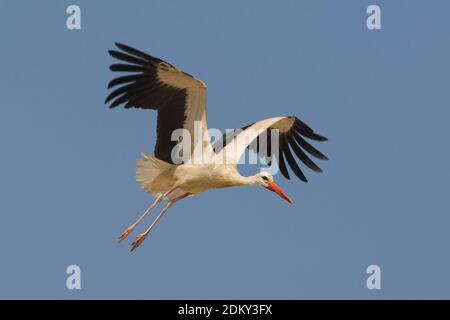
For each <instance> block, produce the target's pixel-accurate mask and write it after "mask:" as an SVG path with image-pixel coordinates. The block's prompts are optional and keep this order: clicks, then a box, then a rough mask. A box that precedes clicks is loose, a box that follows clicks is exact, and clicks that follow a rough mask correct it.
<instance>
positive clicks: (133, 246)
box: [131, 233, 147, 251]
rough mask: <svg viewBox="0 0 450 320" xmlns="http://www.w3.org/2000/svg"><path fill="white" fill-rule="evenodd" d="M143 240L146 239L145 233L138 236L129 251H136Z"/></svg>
mask: <svg viewBox="0 0 450 320" xmlns="http://www.w3.org/2000/svg"><path fill="white" fill-rule="evenodd" d="M145 238H147V235H146V234H145V233H141V234H138V235H137V237H136V239H134V241H133V243H132V244H131V251H134V250H136V248H137V247H139V246H140V245H141V243H142V242H143V241H144V240H145Z"/></svg>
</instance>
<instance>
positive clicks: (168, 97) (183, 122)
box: [105, 43, 212, 163]
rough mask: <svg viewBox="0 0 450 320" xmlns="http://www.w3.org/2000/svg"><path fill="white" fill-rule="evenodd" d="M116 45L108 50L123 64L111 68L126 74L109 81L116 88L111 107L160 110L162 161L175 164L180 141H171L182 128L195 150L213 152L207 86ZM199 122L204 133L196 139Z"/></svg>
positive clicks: (159, 155) (158, 146) (159, 153)
mask: <svg viewBox="0 0 450 320" xmlns="http://www.w3.org/2000/svg"><path fill="white" fill-rule="evenodd" d="M116 46H117V48H118V49H119V51H118V50H109V51H108V52H109V54H110V55H111V56H112V57H113V58H116V59H118V60H120V63H117V64H112V65H111V66H110V70H111V71H113V72H124V73H126V74H125V75H122V76H119V77H117V78H115V79H113V80H112V81H111V82H110V83H109V84H108V89H111V88H115V89H114V91H112V92H111V93H110V94H109V95H108V97H107V98H106V101H105V103H110V102H111V104H110V108H114V107H117V106H119V105H123V106H124V107H125V108H143V109H153V110H157V111H158V120H157V138H156V145H155V156H156V157H157V158H159V159H161V160H164V161H166V162H169V163H173V161H172V157H171V153H172V149H173V147H174V146H175V145H176V144H177V143H178V142H177V141H172V139H171V136H172V132H173V131H174V130H176V129H181V128H183V129H187V130H188V132H189V134H190V139H191V147H192V148H191V151H192V152H194V150H195V148H203V152H205V149H206V152H211V153H212V147H211V144H210V139H209V136H208V134H207V122H206V90H207V89H206V85H205V84H204V83H203V82H202V81H201V80H198V79H196V78H194V77H193V76H191V75H189V74H187V73H185V72H183V71H181V70H178V69H177V68H175V67H174V66H173V65H171V64H170V63H168V62H165V61H163V60H161V59H158V58H155V57H152V56H151V55H149V54H146V53H144V52H142V51H139V50H137V49H134V48H131V47H129V46H127V45H124V44H120V43H116ZM196 121H198V122H199V123H201V124H202V130H203V135H200V137H198V138H196V141H194V123H195V122H196ZM183 139H184V137H183ZM192 152H191V153H192Z"/></svg>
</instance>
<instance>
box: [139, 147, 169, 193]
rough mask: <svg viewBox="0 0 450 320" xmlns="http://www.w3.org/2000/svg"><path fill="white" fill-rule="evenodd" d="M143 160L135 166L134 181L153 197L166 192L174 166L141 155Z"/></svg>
mask: <svg viewBox="0 0 450 320" xmlns="http://www.w3.org/2000/svg"><path fill="white" fill-rule="evenodd" d="M142 157H143V159H140V160H138V161H137V164H136V180H137V182H138V183H139V184H140V185H141V187H142V188H143V189H144V190H145V191H146V192H148V193H150V194H152V195H153V196H158V195H159V194H160V193H163V192H166V191H167V190H169V189H170V188H171V185H170V182H171V181H172V179H171V175H172V173H173V170H172V169H173V168H174V167H175V165H173V164H170V163H167V162H165V161H162V160H160V159H158V158H155V157H153V156H151V155H149V154H148V153H145V152H143V153H142Z"/></svg>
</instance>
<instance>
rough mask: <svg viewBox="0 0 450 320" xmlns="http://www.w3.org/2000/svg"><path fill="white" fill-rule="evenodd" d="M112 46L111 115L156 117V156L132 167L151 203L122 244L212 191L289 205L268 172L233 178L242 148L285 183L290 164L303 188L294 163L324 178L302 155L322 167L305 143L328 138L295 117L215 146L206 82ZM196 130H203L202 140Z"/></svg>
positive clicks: (255, 126) (262, 124) (259, 125)
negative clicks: (260, 193) (126, 112)
mask: <svg viewBox="0 0 450 320" xmlns="http://www.w3.org/2000/svg"><path fill="white" fill-rule="evenodd" d="M116 46H117V49H115V50H109V51H108V52H109V54H110V55H111V56H112V57H113V58H115V59H117V60H119V62H118V63H115V64H112V65H111V66H110V70H111V71H113V72H121V73H123V74H122V75H121V76H119V77H117V78H115V79H113V80H112V81H110V82H109V84H108V89H112V88H114V90H113V91H112V92H111V93H110V94H109V95H108V97H107V98H106V101H105V104H109V103H110V108H115V107H117V106H120V105H123V106H124V107H125V108H126V109H128V108H142V109H152V110H156V111H157V132H156V144H155V150H154V156H151V155H149V154H147V153H143V158H142V159H140V160H138V161H137V166H136V167H137V168H136V180H137V181H138V183H139V184H140V185H141V187H142V188H143V189H144V190H145V191H146V192H147V193H149V194H150V195H152V196H154V197H155V200H154V202H153V203H152V204H151V205H150V206H149V207H148V208H147V209H146V210H145V211H144V212H143V213H142V215H141V216H140V217H139V218H138V219H137V220H136V221H135V222H134V223H133V224H132V225H131V226H130V227H128V228H127V229H125V230H124V231H123V232H122V233H121V234H120V236H119V242H121V241H123V240H124V239H125V238H126V237H127V236H128V235H129V234H130V233H131V232H133V231H134V229H135V228H136V227H137V226H138V224H139V223H140V222H142V220H143V219H144V218H145V217H146V216H147V215H148V214H149V213H150V212H151V210H152V209H153V208H155V207H156V206H157V205H158V204H159V203H161V202H162V201H167V202H166V204H165V206H164V207H163V209H162V211H161V212H160V213H159V214H158V215H157V217H156V218H155V219H154V221H153V222H152V223H151V224H150V226H149V227H148V228H147V229H146V230H145V231H144V232H143V233H140V234H139V235H138V236H137V237H136V238H135V239H134V241H133V243H132V245H131V251H133V250H135V249H136V248H137V247H139V246H140V245H141V243H142V242H143V241H144V240H145V239H146V237H147V236H148V234H149V233H150V231H151V230H152V229H153V227H154V226H155V224H156V223H157V222H158V221H159V220H160V219H161V218H162V217H163V216H164V214H165V213H166V212H167V210H168V209H169V208H170V207H171V206H172V205H173V204H174V203H176V202H177V201H180V200H182V199H185V198H187V197H191V196H195V195H198V194H201V193H203V192H205V191H208V190H210V189H217V188H226V187H233V186H259V187H263V188H266V189H268V190H270V191H273V192H275V193H277V194H278V195H279V196H280V197H281V198H283V199H284V200H286V201H287V202H289V203H292V200H291V198H289V196H288V195H287V194H286V193H285V192H284V191H283V190H282V189H281V188H280V186H278V184H276V183H275V181H274V178H273V176H272V175H271V174H270V173H268V172H264V171H263V172H259V173H257V174H255V175H253V176H249V177H246V176H242V175H241V174H240V173H239V172H238V170H237V164H238V163H239V159H240V158H241V156H242V155H243V154H244V153H245V152H246V150H247V149H251V150H252V151H254V152H256V153H257V154H258V156H261V157H264V158H265V159H266V160H268V161H267V163H268V164H271V163H272V160H273V159H275V161H276V163H277V164H278V167H279V170H280V171H281V174H282V175H283V176H284V177H285V178H287V179H289V172H288V169H287V165H288V166H289V167H290V168H291V170H292V172H293V173H294V174H295V175H296V176H297V177H298V178H299V179H300V180H302V181H304V182H307V179H306V177H305V175H304V174H303V171H302V170H301V169H300V167H299V165H298V163H297V161H296V160H295V158H294V156H296V157H297V158H298V159H300V161H301V162H302V163H303V164H304V165H306V166H307V167H308V168H310V169H312V170H313V171H316V172H321V169H320V168H319V167H318V166H317V165H316V164H315V163H314V162H313V161H312V160H311V159H310V157H309V156H308V155H307V153H308V154H310V155H312V156H313V157H315V158H318V159H321V160H327V157H326V156H325V155H324V154H322V153H321V152H320V151H318V150H317V149H316V148H315V147H313V146H312V145H311V144H310V143H309V142H308V141H307V140H313V141H325V140H327V138H325V137H324V136H322V135H319V134H317V133H316V132H314V130H313V129H311V127H309V126H308V125H307V124H306V123H305V122H303V121H301V120H300V119H298V118H297V117H295V116H280V117H273V118H269V119H265V120H261V121H258V122H255V123H252V124H250V125H247V126H245V127H243V128H240V130H237V131H234V132H232V133H228V134H225V135H224V136H223V137H222V138H221V139H219V140H218V141H216V142H215V143H212V142H211V137H210V135H209V133H208V127H207V121H206V93H207V88H206V85H205V83H204V82H202V81H201V80H199V79H197V78H195V77H193V76H191V75H190V74H188V73H186V72H183V71H181V70H180V69H177V68H176V67H174V66H173V65H171V64H170V63H168V62H165V61H163V60H161V59H158V58H155V57H153V56H151V55H149V54H147V53H144V52H142V51H139V50H137V49H134V48H132V47H130V46H127V45H124V44H120V43H116ZM196 127H199V128H200V134H198V132H196V131H199V130H197V129H196ZM177 129H182V132H183V134H182V135H181V137H179V139H178V140H177V139H175V140H174V139H173V136H172V135H173V132H174V131H175V130H177ZM271 132H276V133H277V136H278V143H275V144H274V143H273V141H272V140H271V139H269V138H268V135H269V134H271ZM181 143H186V145H188V146H190V149H188V150H187V151H186V150H185V149H183V150H181V151H180V152H179V153H178V156H179V157H178V158H177V157H175V156H174V154H176V152H175V153H174V150H175V149H176V146H177V145H180V144H181ZM180 157H181V161H180Z"/></svg>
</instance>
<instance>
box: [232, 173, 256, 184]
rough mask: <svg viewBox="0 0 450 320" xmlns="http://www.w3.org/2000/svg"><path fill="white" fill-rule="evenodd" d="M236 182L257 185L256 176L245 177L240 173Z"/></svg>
mask: <svg viewBox="0 0 450 320" xmlns="http://www.w3.org/2000/svg"><path fill="white" fill-rule="evenodd" d="M236 182H237V183H238V185H240V186H254V185H256V177H255V176H249V177H245V176H241V175H239V176H238V177H237V179H236Z"/></svg>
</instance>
